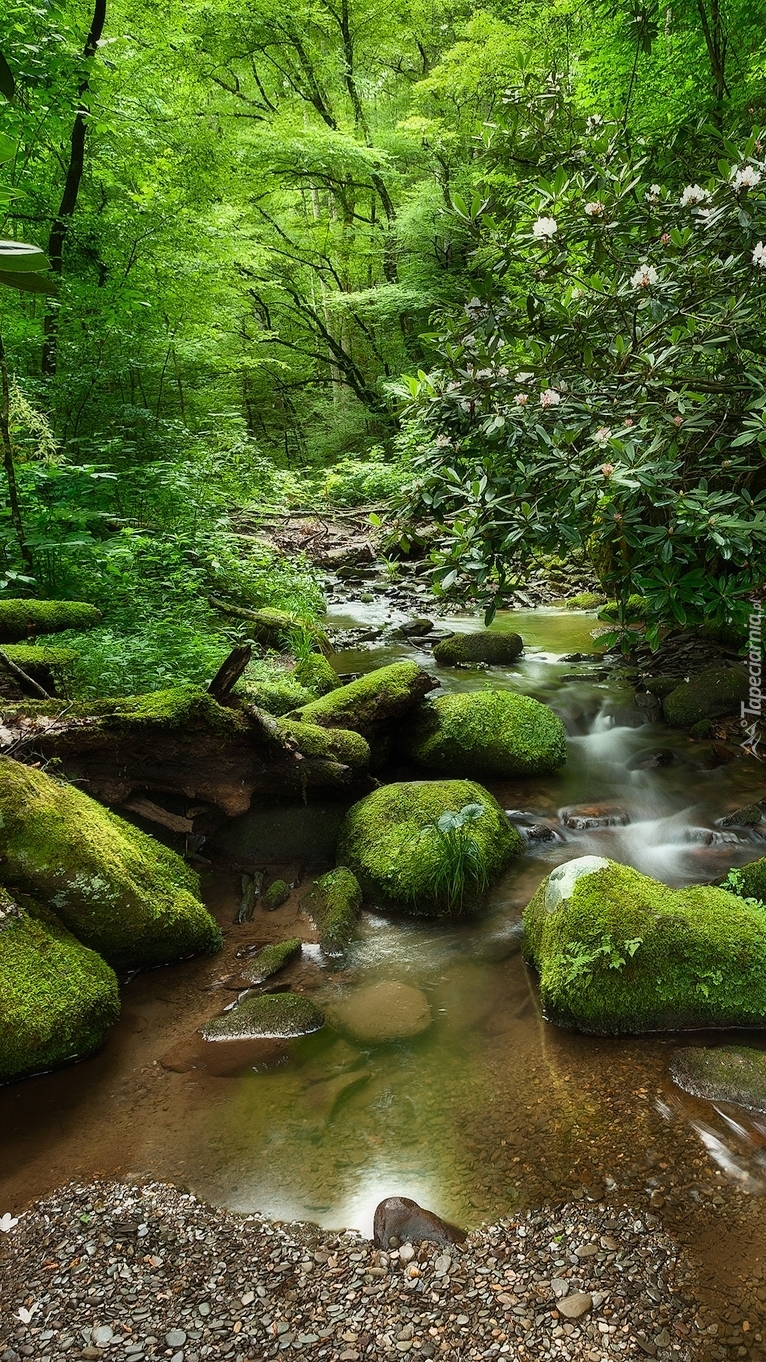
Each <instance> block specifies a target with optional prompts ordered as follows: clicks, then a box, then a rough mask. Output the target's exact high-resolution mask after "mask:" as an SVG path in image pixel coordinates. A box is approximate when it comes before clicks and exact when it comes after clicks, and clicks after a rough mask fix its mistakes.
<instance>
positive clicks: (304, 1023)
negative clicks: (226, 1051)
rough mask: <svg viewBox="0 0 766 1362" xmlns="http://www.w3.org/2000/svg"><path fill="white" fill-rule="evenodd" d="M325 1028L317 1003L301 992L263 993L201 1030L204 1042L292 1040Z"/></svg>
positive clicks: (246, 999)
mask: <svg viewBox="0 0 766 1362" xmlns="http://www.w3.org/2000/svg"><path fill="white" fill-rule="evenodd" d="M322 1026H324V1016H323V1015H322V1013H321V1012H320V1011H319V1008H318V1007H317V1006H316V1003H312V1001H311V999H310V998H304V997H302V996H301V995H300V994H298V993H262V994H260V995H258V996H253V997H248V998H243V1000H242V1002H241V1003H238V1004H237V1006H236V1007H234V1008H232V1010H231V1012H224V1013H223V1015H222V1016H220V1017H214V1018H213V1020H212V1021H209V1022H206V1023H205V1025H204V1026H202V1027H200V1031H201V1034H202V1036H203V1038H204V1039H205V1040H261V1039H263V1040H290V1039H292V1038H293V1037H296V1036H309V1035H311V1033H312V1032H313V1031H318V1030H319V1029H320V1027H322Z"/></svg>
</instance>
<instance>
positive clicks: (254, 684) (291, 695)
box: [236, 673, 314, 718]
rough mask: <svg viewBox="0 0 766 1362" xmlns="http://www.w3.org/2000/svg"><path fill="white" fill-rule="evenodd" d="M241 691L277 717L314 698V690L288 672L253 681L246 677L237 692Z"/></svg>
mask: <svg viewBox="0 0 766 1362" xmlns="http://www.w3.org/2000/svg"><path fill="white" fill-rule="evenodd" d="M240 692H241V694H243V695H245V696H246V697H247V699H248V700H250V701H252V703H253V704H254V705H257V706H258V708H259V709H265V711H266V713H267V714H273V715H275V716H276V717H277V718H279V717H281V716H282V715H283V714H289V713H290V710H291V709H297V708H298V707H299V706H300V705H306V704H308V703H309V702H310V701H311V700H313V699H314V694H313V691H310V690H308V689H307V687H306V686H302V685H301V684H300V682H299V681H297V680H296V678H295V676H294V674H288V673H285V675H284V676H273V677H270V678H263V679H259V678H257V679H255V680H252V681H251V680H249V679H248V678H247V677H245V679H244V681H243V682H242V685H241V687H240V688H239V689H238V690H237V692H236V693H237V694H240Z"/></svg>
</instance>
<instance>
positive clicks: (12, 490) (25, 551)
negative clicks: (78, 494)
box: [0, 336, 34, 577]
mask: <svg viewBox="0 0 766 1362" xmlns="http://www.w3.org/2000/svg"><path fill="white" fill-rule="evenodd" d="M0 385H1V386H2V394H0V438H1V439H2V444H3V466H4V468H5V480H6V482H7V484H8V501H9V502H10V507H11V521H12V523H13V528H14V530H15V532H16V539H17V540H18V545H19V553H20V554H21V561H22V563H23V564H24V567H25V568H26V570H27V572H28V573H29V575H30V577H32V576H33V575H34V564H33V561H32V553H31V550H30V548H29V545H28V544H27V541H26V539H25V537H24V523H23V521H22V519H21V508H20V506H19V492H18V487H17V484H16V465H15V464H14V462H13V443H12V441H11V425H10V417H11V389H10V384H9V382H8V365H7V363H6V359H5V346H4V344H3V338H2V336H0Z"/></svg>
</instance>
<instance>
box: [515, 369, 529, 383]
mask: <svg viewBox="0 0 766 1362" xmlns="http://www.w3.org/2000/svg"><path fill="white" fill-rule="evenodd" d="M513 377H514V379H515V380H516V382H517V383H531V382H532V379H533V378H534V374H528V373H525V372H523V371H520V372H519V373H518V374H514V375H513Z"/></svg>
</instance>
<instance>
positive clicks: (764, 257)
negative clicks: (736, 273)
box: [753, 241, 766, 270]
mask: <svg viewBox="0 0 766 1362" xmlns="http://www.w3.org/2000/svg"><path fill="white" fill-rule="evenodd" d="M753 264H754V265H757V266H758V268H759V269H761V270H766V245H764V243H763V242H762V241H759V242H757V243H756V247H755V250H754V251H753Z"/></svg>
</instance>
